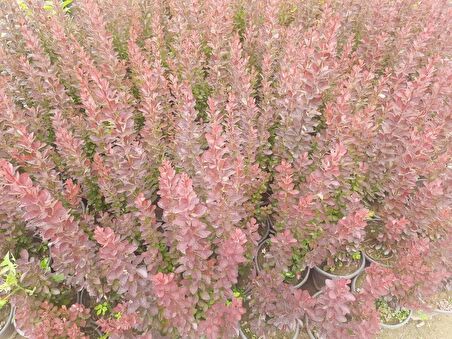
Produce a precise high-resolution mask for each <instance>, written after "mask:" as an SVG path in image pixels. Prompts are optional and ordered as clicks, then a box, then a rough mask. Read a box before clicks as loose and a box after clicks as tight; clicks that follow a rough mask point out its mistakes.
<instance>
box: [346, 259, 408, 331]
mask: <svg viewBox="0 0 452 339" xmlns="http://www.w3.org/2000/svg"><path fill="white" fill-rule="evenodd" d="M397 280H398V277H397V276H396V275H395V274H394V273H393V272H392V271H391V270H389V269H387V268H385V267H383V266H380V265H379V264H376V263H373V264H372V265H371V266H370V267H368V268H367V269H366V270H365V271H364V272H362V273H360V274H359V275H358V276H356V277H355V278H354V279H353V281H352V290H353V292H355V293H356V294H357V296H358V299H359V300H360V301H361V302H362V305H361V306H362V308H366V310H365V312H371V313H372V312H374V310H376V312H377V315H378V319H379V320H380V326H381V327H383V328H388V329H396V328H400V327H402V326H404V325H405V324H406V323H408V321H409V320H410V318H411V315H412V311H411V310H409V309H407V308H405V307H403V306H400V301H399V300H398V297H397V296H396V293H395V291H396V290H395V289H396V286H397Z"/></svg>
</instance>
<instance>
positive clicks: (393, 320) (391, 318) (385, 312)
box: [375, 297, 411, 326]
mask: <svg viewBox="0 0 452 339" xmlns="http://www.w3.org/2000/svg"><path fill="white" fill-rule="evenodd" d="M375 306H376V308H377V311H378V312H379V314H380V321H381V322H382V323H383V324H385V325H390V326H394V325H398V324H401V323H403V322H404V321H405V320H407V319H408V317H409V316H410V313H411V312H410V310H408V309H406V308H404V307H401V306H400V305H399V304H398V303H397V300H395V298H391V297H389V298H388V297H383V298H379V299H377V301H376V302H375Z"/></svg>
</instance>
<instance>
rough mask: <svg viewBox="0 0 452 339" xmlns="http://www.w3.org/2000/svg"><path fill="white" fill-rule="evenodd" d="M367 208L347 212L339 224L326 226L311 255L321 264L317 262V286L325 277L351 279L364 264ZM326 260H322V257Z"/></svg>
mask: <svg viewBox="0 0 452 339" xmlns="http://www.w3.org/2000/svg"><path fill="white" fill-rule="evenodd" d="M368 214H369V212H368V210H366V209H357V210H355V211H351V212H350V213H349V214H348V215H346V216H344V217H343V218H342V219H341V220H339V221H338V222H337V224H330V225H326V226H325V227H324V235H323V236H322V237H321V238H320V239H319V240H318V241H317V242H316V243H315V247H314V248H313V250H312V251H311V252H310V253H309V257H310V258H312V259H311V260H312V261H314V262H318V263H319V264H318V265H316V266H314V271H315V274H313V279H314V285H315V286H316V288H317V289H320V287H321V286H322V285H323V283H324V281H325V279H352V278H353V277H355V276H357V275H358V274H359V273H360V272H361V271H362V270H363V269H364V267H365V259H364V256H363V255H362V254H361V251H360V250H359V248H360V244H361V242H362V240H363V239H364V227H365V225H366V219H367V218H368ZM319 258H320V260H322V258H323V261H320V260H319Z"/></svg>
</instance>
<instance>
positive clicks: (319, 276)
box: [312, 254, 366, 290]
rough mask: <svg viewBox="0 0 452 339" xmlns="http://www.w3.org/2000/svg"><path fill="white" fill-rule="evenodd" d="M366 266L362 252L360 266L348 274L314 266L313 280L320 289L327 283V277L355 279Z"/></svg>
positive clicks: (332, 278)
mask: <svg viewBox="0 0 452 339" xmlns="http://www.w3.org/2000/svg"><path fill="white" fill-rule="evenodd" d="M365 267H366V259H365V258H364V256H363V255H362V254H361V263H360V266H359V268H358V269H357V270H356V271H354V272H352V273H350V274H347V275H337V274H332V273H329V272H326V271H324V270H322V269H321V268H320V267H318V266H314V270H313V272H312V281H313V283H314V286H315V288H316V289H318V290H320V289H321V288H322V287H323V286H324V285H325V280H326V279H331V280H338V279H353V278H354V277H356V276H357V275H358V274H360V273H361V272H362V271H363V270H364V268H365Z"/></svg>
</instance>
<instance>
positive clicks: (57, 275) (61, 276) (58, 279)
mask: <svg viewBox="0 0 452 339" xmlns="http://www.w3.org/2000/svg"><path fill="white" fill-rule="evenodd" d="M52 279H53V281H55V282H57V283H60V282H62V281H64V274H61V273H55V274H53V275H52Z"/></svg>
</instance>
